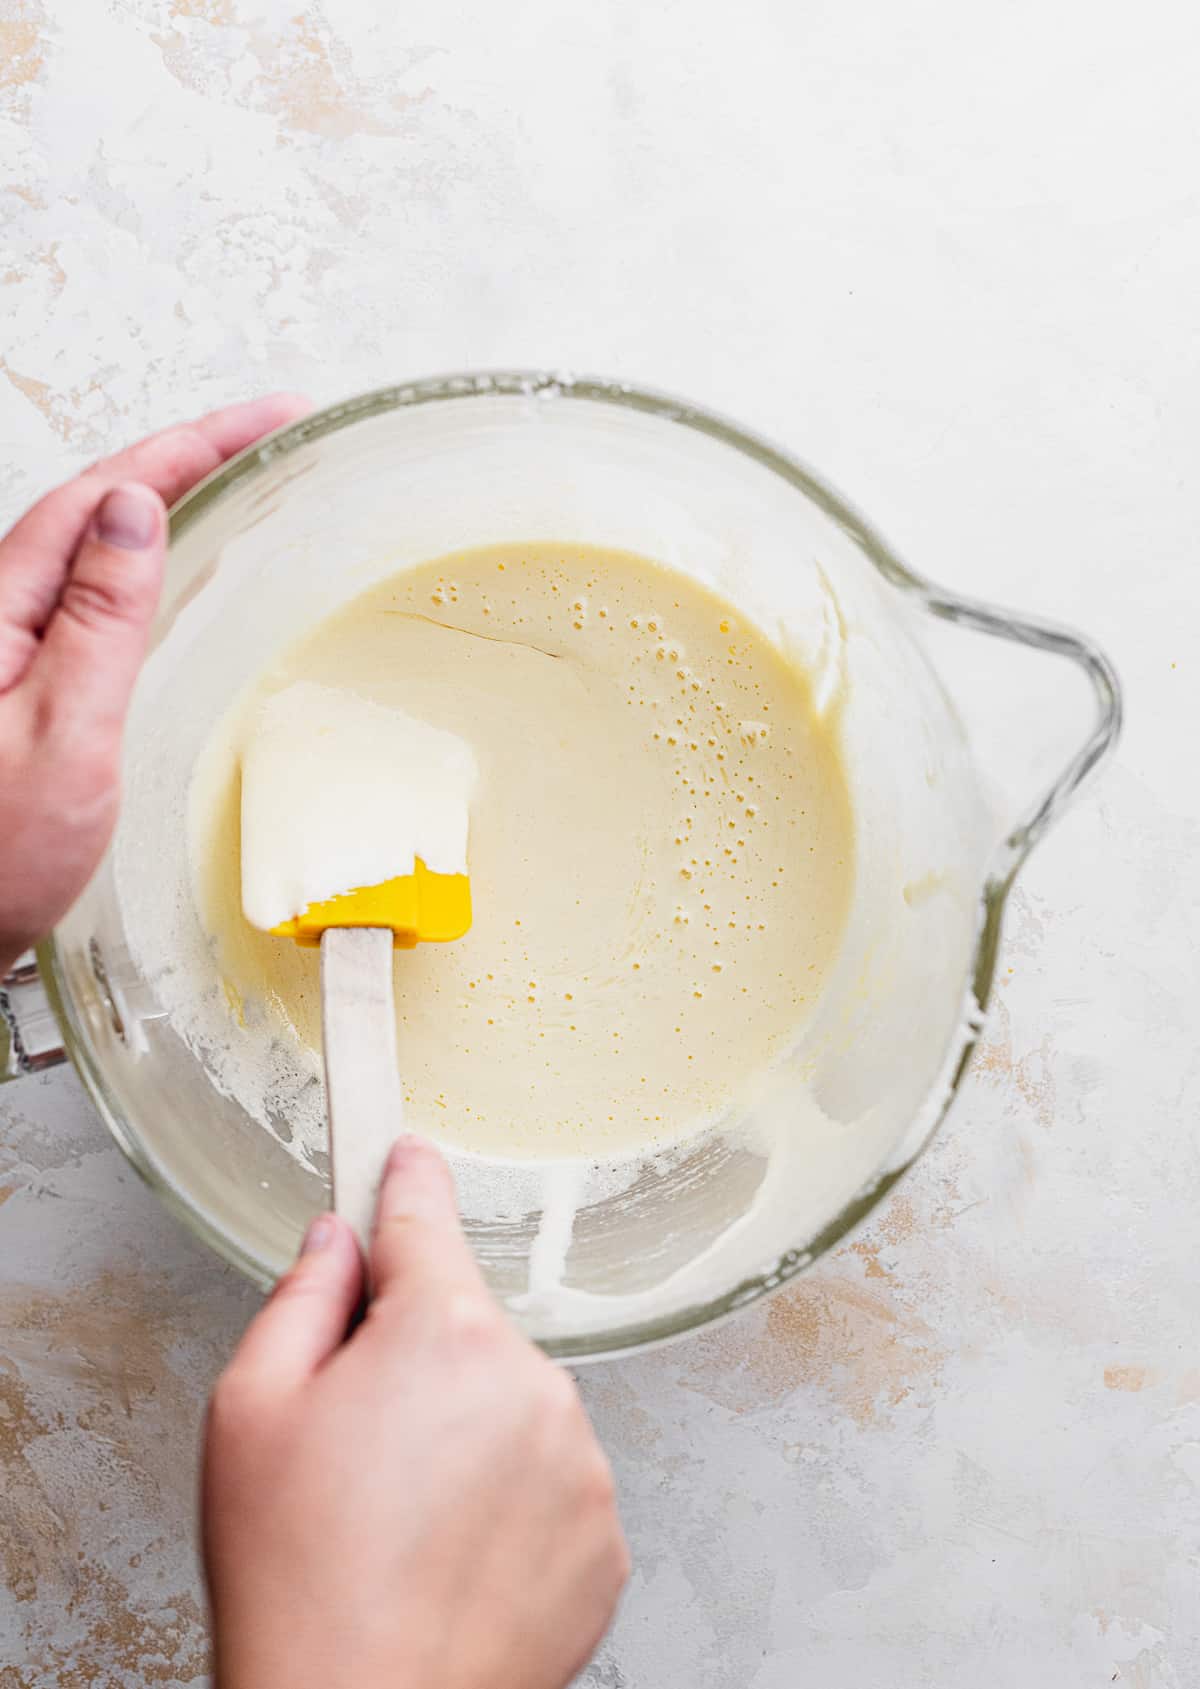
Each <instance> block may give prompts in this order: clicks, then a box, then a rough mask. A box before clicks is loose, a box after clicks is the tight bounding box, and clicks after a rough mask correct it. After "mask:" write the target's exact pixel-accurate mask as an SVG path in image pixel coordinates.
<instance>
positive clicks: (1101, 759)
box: [919, 583, 1123, 891]
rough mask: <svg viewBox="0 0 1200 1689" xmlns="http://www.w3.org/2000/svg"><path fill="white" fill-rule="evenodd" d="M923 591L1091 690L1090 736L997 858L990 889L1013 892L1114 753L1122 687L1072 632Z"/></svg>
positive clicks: (943, 611) (943, 609) (944, 613)
mask: <svg viewBox="0 0 1200 1689" xmlns="http://www.w3.org/2000/svg"><path fill="white" fill-rule="evenodd" d="M919 591H920V596H921V598H922V599H923V601H924V607H925V609H926V610H927V611H928V613H929V614H930V615H932V616H936V617H937V618H938V619H939V620H941V621H945V622H952V623H953V624H954V625H955V626H956V627H961V628H966V629H968V630H970V631H971V632H974V633H985V634H990V635H991V636H992V637H993V638H996V639H1005V640H1009V641H1010V642H1012V643H1013V644H1017V645H1023V646H1026V647H1028V648H1029V649H1030V650H1033V651H1040V652H1043V653H1044V654H1045V655H1047V656H1051V657H1063V658H1066V659H1067V660H1068V661H1069V662H1071V663H1074V665H1075V666H1076V668H1077V669H1079V670H1080V672H1081V673H1082V675H1083V676H1084V678H1085V679H1086V680H1087V681H1088V683H1089V685H1090V687H1091V691H1092V700H1093V705H1094V710H1095V714H1094V717H1093V720H1092V726H1091V729H1090V731H1089V732H1088V734H1087V737H1086V738H1085V739H1084V741H1083V743H1082V744H1081V745H1080V746H1079V747H1078V749H1077V750H1076V751H1075V752H1074V753H1073V754H1072V755H1071V756H1070V757H1069V758H1068V760H1067V761H1066V762H1065V763H1064V764H1063V766H1062V767H1061V769H1060V770H1059V772H1058V773H1057V774H1056V775H1055V777H1054V778H1053V779H1052V780H1051V782H1050V784H1049V785H1048V786H1047V787H1045V788H1044V789H1043V790H1042V791H1041V792H1040V793H1039V794H1038V796H1037V797H1035V798H1034V800H1033V802H1032V803H1030V804H1029V805H1028V806H1027V807H1026V808H1025V809H1024V810H1023V811H1022V813H1021V814H1020V816H1019V817H1018V819H1017V821H1016V822H1015V824H1014V825H1013V826H1012V827H1011V828H1010V829H1009V831H1008V832H1007V833H1006V834H1005V835H1004V838H1003V839H1002V841H1001V843H1000V845H999V848H998V850H997V851H996V853H995V855H994V857H993V859H992V862H991V866H990V870H989V875H988V880H989V885H990V887H991V888H992V889H993V890H1003V891H1007V889H1008V887H1009V886H1010V885H1011V883H1012V879H1013V876H1014V875H1015V874H1016V872H1017V870H1018V869H1019V868H1020V866H1021V864H1022V863H1023V862H1024V860H1025V858H1026V857H1027V856H1028V855H1029V853H1030V851H1031V850H1032V849H1033V847H1034V845H1035V844H1037V842H1038V840H1039V839H1040V838H1042V836H1043V835H1044V834H1045V833H1046V832H1048V831H1049V829H1050V827H1051V826H1052V825H1053V824H1054V822H1055V821H1056V820H1057V819H1058V817H1059V816H1060V815H1061V814H1062V812H1063V810H1064V809H1065V808H1066V806H1067V804H1068V803H1070V801H1071V799H1072V798H1073V797H1074V796H1075V794H1076V793H1077V792H1078V791H1079V789H1080V787H1081V786H1082V785H1083V784H1084V782H1085V781H1086V780H1087V779H1088V778H1089V777H1090V776H1091V775H1092V774H1094V773H1095V772H1096V771H1097V770H1098V769H1099V768H1100V767H1101V766H1102V765H1103V763H1105V762H1106V761H1107V760H1108V758H1109V757H1110V756H1111V755H1112V752H1113V750H1114V749H1115V747H1116V743H1117V739H1118V737H1119V735H1120V732H1121V721H1122V714H1123V707H1122V699H1121V683H1120V681H1119V680H1118V678H1117V672H1116V670H1115V668H1114V667H1113V665H1112V663H1111V661H1110V660H1109V658H1108V657H1107V656H1106V655H1105V653H1104V652H1103V651H1102V650H1101V649H1100V647H1099V646H1098V645H1096V644H1095V643H1094V642H1093V641H1092V640H1090V639H1088V638H1087V637H1086V636H1085V635H1084V634H1081V633H1076V632H1075V631H1074V630H1073V629H1071V628H1065V627H1062V626H1060V625H1059V624H1058V623H1056V622H1049V621H1043V620H1042V619H1041V618H1040V617H1037V616H1025V615H1016V614H1013V613H1012V612H1011V611H1008V610H1001V609H998V608H997V607H996V606H994V605H990V604H984V603H981V602H980V601H978V600H976V599H970V598H959V597H957V596H955V595H954V594H952V593H947V592H944V591H942V590H941V589H939V588H937V587H934V586H932V585H929V584H927V583H921V584H920V587H919Z"/></svg>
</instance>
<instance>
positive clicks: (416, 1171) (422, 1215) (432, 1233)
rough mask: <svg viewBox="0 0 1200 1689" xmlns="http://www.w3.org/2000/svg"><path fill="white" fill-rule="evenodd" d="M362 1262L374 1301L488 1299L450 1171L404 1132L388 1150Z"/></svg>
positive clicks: (431, 1151) (420, 1141)
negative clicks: (367, 1251)
mask: <svg viewBox="0 0 1200 1689" xmlns="http://www.w3.org/2000/svg"><path fill="white" fill-rule="evenodd" d="M369 1260H370V1272H371V1288H372V1292H373V1294H374V1297H375V1299H376V1300H377V1301H378V1302H384V1301H387V1302H390V1303H394V1304H405V1305H409V1306H414V1305H417V1304H420V1303H422V1302H439V1303H440V1302H443V1301H445V1300H446V1299H448V1298H450V1297H458V1296H463V1295H466V1296H472V1297H474V1296H478V1297H479V1298H480V1299H484V1298H489V1293H488V1289H487V1286H486V1285H485V1284H484V1282H483V1275H482V1274H481V1273H480V1271H479V1268H478V1266H477V1265H476V1263H475V1257H474V1256H473V1255H472V1254H471V1250H470V1246H469V1245H468V1243H467V1240H466V1238H465V1237H464V1236H463V1231H462V1226H461V1225H460V1224H459V1219H458V1208H457V1205H456V1203H455V1197H454V1180H453V1179H452V1178H451V1176H450V1169H449V1168H448V1167H447V1165H446V1163H445V1161H444V1160H443V1158H442V1157H441V1156H440V1155H439V1154H438V1152H437V1150H436V1149H434V1147H433V1145H432V1144H430V1143H427V1142H426V1141H425V1140H424V1139H423V1138H418V1137H415V1136H412V1135H408V1136H405V1137H403V1138H401V1139H400V1140H399V1141H398V1142H397V1143H396V1144H394V1145H393V1147H392V1152H391V1155H390V1156H389V1157H388V1163H387V1167H386V1169H385V1171H384V1175H383V1182H382V1184H381V1185H380V1187H379V1201H378V1204H377V1206H376V1210H375V1226H374V1230H373V1232H372V1235H371V1248H370V1255H369ZM489 1299H490V1298H489Z"/></svg>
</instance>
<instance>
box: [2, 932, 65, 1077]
mask: <svg viewBox="0 0 1200 1689" xmlns="http://www.w3.org/2000/svg"><path fill="white" fill-rule="evenodd" d="M66 1059H67V1052H66V1050H65V1049H64V1047H63V1041H62V1033H61V1032H60V1031H59V1029H58V1021H57V1020H56V1019H55V1017H54V1010H53V1009H52V1008H51V1006H50V999H49V998H48V997H47V995H46V990H45V987H44V986H43V984H42V978H41V974H40V973H39V972H38V964H37V958H36V956H35V955H34V954H33V951H32V950H30V951H28V952H27V953H26V954H25V955H24V956H20V957H18V959H17V961H16V964H15V965H14V966H13V968H12V969H11V970H10V971H9V972H8V973H7V974H5V975H4V977H3V979H0V1085H3V1084H4V1083H5V1081H6V1080H9V1079H19V1078H20V1077H21V1075H22V1074H25V1073H43V1072H45V1070H46V1069H47V1068H50V1067H58V1066H60V1065H61V1063H63V1062H65V1061H66Z"/></svg>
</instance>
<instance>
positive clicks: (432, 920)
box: [271, 857, 471, 950]
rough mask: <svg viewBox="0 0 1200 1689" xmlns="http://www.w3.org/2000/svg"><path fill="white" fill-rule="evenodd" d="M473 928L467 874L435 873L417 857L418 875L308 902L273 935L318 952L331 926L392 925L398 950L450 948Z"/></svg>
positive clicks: (409, 875)
mask: <svg viewBox="0 0 1200 1689" xmlns="http://www.w3.org/2000/svg"><path fill="white" fill-rule="evenodd" d="M470 926H471V881H470V879H469V878H468V876H467V875H466V874H433V873H431V872H430V871H429V869H428V868H427V867H426V866H425V864H424V863H423V862H422V861H421V860H420V858H419V857H418V859H417V864H416V871H415V872H414V873H412V874H401V875H399V876H398V877H397V878H396V879H394V880H385V881H384V882H383V884H382V885H378V886H363V887H362V888H361V889H360V890H359V891H347V892H343V893H342V895H341V896H340V897H331V898H328V899H327V900H326V901H325V902H324V903H310V904H309V906H308V908H307V909H305V910H304V912H303V913H302V914H300V915H295V916H293V917H292V919H291V920H290V921H283V922H281V923H280V925H279V926H277V927H272V928H271V931H272V932H273V933H275V934H276V935H277V936H278V937H280V938H292V939H295V941H296V943H297V944H299V945H303V946H304V948H305V949H309V950H315V949H317V948H319V946H320V943H321V934H322V933H323V932H324V931H325V930H326V929H327V928H328V927H390V928H391V930H392V934H393V938H394V942H395V945H396V948H397V949H398V950H411V949H412V948H413V946H414V945H417V944H420V943H422V942H429V943H434V944H446V943H449V942H450V940H451V939H455V938H461V937H462V936H463V934H464V933H465V932H467V931H469V930H470Z"/></svg>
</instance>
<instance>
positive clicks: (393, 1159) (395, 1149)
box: [388, 1132, 425, 1167]
mask: <svg viewBox="0 0 1200 1689" xmlns="http://www.w3.org/2000/svg"><path fill="white" fill-rule="evenodd" d="M424 1141H425V1140H424V1139H423V1138H422V1137H421V1135H420V1133H419V1132H401V1134H400V1136H399V1137H398V1138H397V1139H396V1141H395V1143H393V1145H392V1147H391V1149H390V1150H389V1152H388V1166H389V1167H401V1166H403V1164H404V1162H405V1161H407V1159H408V1157H409V1156H410V1155H411V1154H412V1152H413V1150H415V1149H420V1147H421V1146H422V1144H423V1143H424Z"/></svg>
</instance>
